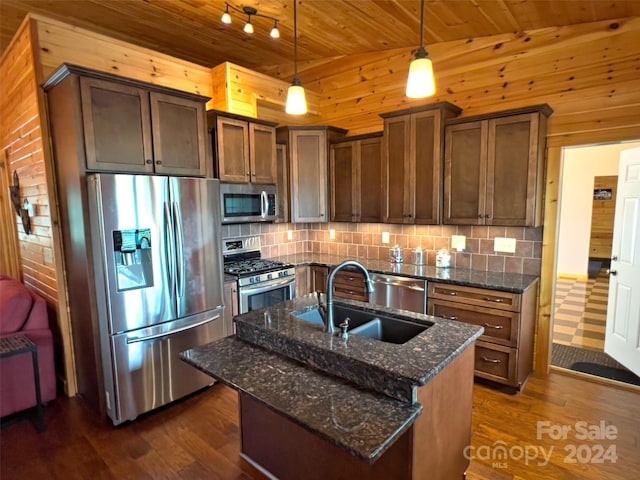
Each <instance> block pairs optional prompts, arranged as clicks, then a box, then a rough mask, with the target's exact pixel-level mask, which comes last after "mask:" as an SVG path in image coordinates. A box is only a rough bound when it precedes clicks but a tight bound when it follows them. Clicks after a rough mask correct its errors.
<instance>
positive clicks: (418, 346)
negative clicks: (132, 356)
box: [181, 295, 482, 479]
mask: <svg viewBox="0 0 640 480" xmlns="http://www.w3.org/2000/svg"><path fill="white" fill-rule="evenodd" d="M336 303H337V304H338V303H339V304H344V305H347V306H349V307H353V308H359V309H362V310H365V311H368V312H371V313H376V312H377V313H379V314H381V315H389V316H398V315H399V314H400V315H401V316H402V317H403V318H404V319H405V320H407V319H409V320H411V321H412V322H415V323H416V324H420V325H423V326H424V327H427V328H426V329H425V330H424V331H423V332H422V333H419V334H418V335H417V336H415V337H414V338H412V339H410V340H409V341H407V342H406V343H403V344H390V343H386V342H382V341H378V340H374V339H371V338H366V337H360V336H357V335H350V336H349V338H348V339H343V338H340V337H337V336H335V335H330V334H328V333H325V332H323V331H322V328H321V326H320V325H315V324H312V323H309V322H306V321H303V320H300V319H299V318H298V317H297V315H300V314H301V313H302V314H303V313H305V312H312V311H313V310H314V309H315V308H317V300H316V298H315V296H312V295H307V296H304V297H300V298H297V299H295V300H291V301H288V302H284V303H281V304H279V305H276V306H272V307H269V308H267V309H264V310H256V311H252V312H249V313H247V314H245V315H241V316H239V317H236V327H237V335H236V336H234V337H227V338H225V339H222V340H219V341H217V342H213V343H210V344H208V345H204V346H200V347H196V348H193V349H191V350H188V351H186V352H183V353H182V354H181V358H182V359H183V360H185V361H186V362H188V363H189V364H191V365H193V366H195V367H196V368H198V369H200V370H201V371H203V372H205V373H207V374H208V375H210V376H212V377H213V378H215V379H217V380H219V381H221V382H222V383H225V384H227V385H229V386H230V387H231V388H234V389H235V390H237V391H238V392H239V399H240V402H239V403H240V424H241V434H242V455H243V457H244V458H246V459H247V460H248V461H250V462H251V463H253V464H254V465H256V466H257V467H258V468H260V469H261V470H263V471H264V472H265V473H268V474H269V475H272V476H275V478H281V479H287V478H291V479H294V478H302V477H304V478H305V479H306V478H309V479H316V478H317V479H333V478H345V479H346V478H371V479H377V478H380V479H382V478H385V479H388V478H394V479H396V478H397V479H401V478H407V479H409V478H415V479H418V478H433V479H439V478H441V479H452V478H464V472H465V470H466V468H467V466H468V463H469V460H468V459H466V458H465V457H464V455H463V451H464V448H465V447H466V446H467V445H469V444H470V439H471V409H472V393H473V362H474V348H473V347H474V342H475V340H476V339H477V338H478V337H479V336H480V335H481V333H482V329H481V328H478V327H475V326H472V325H467V324H463V323H460V322H453V321H448V320H444V319H439V318H435V317H429V316H427V315H421V314H414V313H410V312H404V311H403V312H397V311H394V310H391V309H385V308H383V307H378V306H376V307H372V306H370V305H367V304H362V303H360V302H354V301H351V302H350V301H344V302H342V301H341V302H336Z"/></svg>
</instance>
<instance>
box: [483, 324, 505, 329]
mask: <svg viewBox="0 0 640 480" xmlns="http://www.w3.org/2000/svg"><path fill="white" fill-rule="evenodd" d="M484 326H485V327H487V328H493V329H495V330H502V329H503V328H504V327H503V326H502V325H491V324H490V323H485V324H484Z"/></svg>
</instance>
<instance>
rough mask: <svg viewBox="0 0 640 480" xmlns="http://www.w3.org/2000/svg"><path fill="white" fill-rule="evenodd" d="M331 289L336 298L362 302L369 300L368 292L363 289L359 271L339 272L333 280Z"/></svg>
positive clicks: (363, 283)
mask: <svg viewBox="0 0 640 480" xmlns="http://www.w3.org/2000/svg"><path fill="white" fill-rule="evenodd" d="M333 287H334V289H333V292H334V295H335V296H336V297H340V298H350V299H352V300H360V301H362V302H367V301H368V300H369V292H367V289H366V288H365V282H364V275H363V274H362V273H360V272H359V271H350V270H341V271H339V272H338V273H337V274H336V278H335V279H334V282H333Z"/></svg>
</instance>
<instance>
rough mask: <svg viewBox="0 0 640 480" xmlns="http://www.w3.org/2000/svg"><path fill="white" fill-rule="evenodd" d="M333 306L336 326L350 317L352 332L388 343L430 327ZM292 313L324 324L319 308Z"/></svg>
mask: <svg viewBox="0 0 640 480" xmlns="http://www.w3.org/2000/svg"><path fill="white" fill-rule="evenodd" d="M333 308H334V310H333V314H334V322H335V326H336V327H337V326H339V325H340V324H341V323H342V322H343V321H344V320H345V319H346V318H349V333H350V334H352V335H359V336H361V337H367V338H372V339H374V340H379V341H381V342H386V343H395V344H403V343H406V342H408V341H409V340H411V339H412V338H414V337H415V336H417V335H419V334H421V333H422V332H424V331H425V330H426V329H427V328H429V327H430V325H425V324H418V323H414V322H411V321H406V320H403V319H401V318H395V317H389V316H386V315H382V314H379V313H376V312H371V311H366V310H360V309H358V308H353V307H347V306H344V305H337V304H334V306H333ZM292 315H293V316H294V317H296V318H297V319H299V320H304V321H305V322H309V323H313V324H315V325H323V321H322V316H321V315H320V312H319V311H318V309H317V308H314V309H311V310H308V311H305V312H293V313H292Z"/></svg>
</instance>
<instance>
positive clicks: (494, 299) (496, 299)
mask: <svg viewBox="0 0 640 480" xmlns="http://www.w3.org/2000/svg"><path fill="white" fill-rule="evenodd" d="M484 299H485V300H486V301H487V302H496V303H504V299H502V298H493V297H484Z"/></svg>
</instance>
